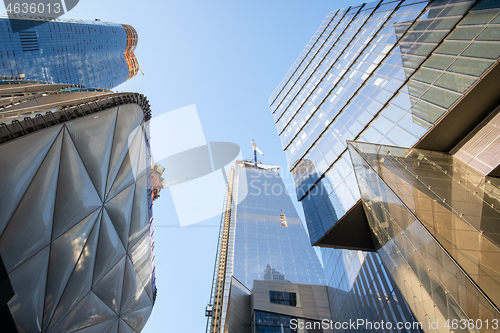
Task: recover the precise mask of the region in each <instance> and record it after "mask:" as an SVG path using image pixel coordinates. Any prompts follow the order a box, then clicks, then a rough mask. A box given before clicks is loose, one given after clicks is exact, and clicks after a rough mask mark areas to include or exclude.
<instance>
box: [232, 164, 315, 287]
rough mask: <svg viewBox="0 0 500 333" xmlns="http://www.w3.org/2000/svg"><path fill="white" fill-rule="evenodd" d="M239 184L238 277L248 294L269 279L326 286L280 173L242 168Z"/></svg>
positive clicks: (237, 173)
mask: <svg viewBox="0 0 500 333" xmlns="http://www.w3.org/2000/svg"><path fill="white" fill-rule="evenodd" d="M234 184H236V187H235V188H234V189H233V191H234V193H235V194H236V196H235V202H237V204H236V205H235V207H234V208H235V209H234V220H232V221H231V227H232V235H233V237H234V259H233V268H232V271H233V272H232V275H233V276H234V277H235V278H237V279H238V280H239V281H240V282H242V283H243V284H244V285H245V286H246V287H247V288H248V289H252V286H253V280H266V279H267V280H278V281H283V280H286V281H289V282H293V283H304V284H325V280H324V273H323V268H322V267H321V264H320V262H319V259H318V257H317V255H316V252H315V251H314V249H313V248H312V247H311V246H310V244H309V241H308V238H307V234H306V231H305V230H304V227H303V225H302V222H301V221H300V219H299V215H298V214H297V211H296V210H295V207H294V205H293V203H292V200H291V199H290V196H289V195H288V193H287V192H286V188H285V184H284V183H283V181H282V180H281V177H280V175H279V173H277V172H276V171H271V170H262V169H255V168H253V167H247V166H244V165H240V164H236V165H235V179H234ZM281 214H285V216H286V222H287V224H286V226H283V225H282V224H281V220H280V215H281Z"/></svg>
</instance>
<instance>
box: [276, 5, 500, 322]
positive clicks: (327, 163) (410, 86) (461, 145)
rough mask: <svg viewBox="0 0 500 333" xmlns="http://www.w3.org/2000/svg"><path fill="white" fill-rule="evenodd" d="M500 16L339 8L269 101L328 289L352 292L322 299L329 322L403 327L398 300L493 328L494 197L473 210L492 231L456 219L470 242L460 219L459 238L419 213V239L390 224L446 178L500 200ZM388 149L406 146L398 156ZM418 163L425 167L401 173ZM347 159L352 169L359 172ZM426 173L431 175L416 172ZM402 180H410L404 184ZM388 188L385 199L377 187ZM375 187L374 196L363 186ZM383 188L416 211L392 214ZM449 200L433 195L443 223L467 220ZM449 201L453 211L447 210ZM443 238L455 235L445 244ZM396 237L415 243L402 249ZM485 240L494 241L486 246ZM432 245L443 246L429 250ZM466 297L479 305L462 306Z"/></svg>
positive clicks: (455, 8) (423, 314)
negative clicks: (383, 321) (499, 184)
mask: <svg viewBox="0 0 500 333" xmlns="http://www.w3.org/2000/svg"><path fill="white" fill-rule="evenodd" d="M498 7H499V3H498V1H487V0H484V1H473V0H463V1H374V2H371V3H367V4H361V5H356V6H352V7H349V8H345V9H340V10H336V11H334V12H332V13H330V14H329V15H328V16H327V18H326V19H325V20H324V22H323V23H322V24H321V26H320V28H319V29H318V30H317V32H316V33H315V35H314V36H313V38H312V39H311V40H310V42H309V43H308V45H307V46H306V48H305V49H304V50H303V51H302V53H301V54H300V56H299V57H298V59H297V60H296V62H295V64H294V65H293V66H292V68H291V69H290V71H289V72H288V73H287V75H286V76H285V78H284V79H283V80H282V82H281V83H280V84H279V86H278V88H277V89H276V90H275V92H274V93H273V94H272V96H271V98H270V105H271V108H272V111H273V114H274V120H275V123H276V126H277V128H278V132H279V134H280V137H281V141H282V146H283V149H284V150H285V151H286V155H287V159H288V164H289V168H290V171H291V172H292V173H293V175H294V181H295V187H296V191H297V197H298V199H299V200H300V201H301V202H302V205H303V208H304V212H305V216H306V221H307V225H308V228H309V235H310V237H311V243H312V244H314V245H316V246H321V247H322V255H323V262H324V265H325V271H326V272H328V273H327V274H328V276H327V280H328V281H327V282H328V285H329V286H331V287H335V288H338V287H339V286H344V290H346V291H348V295H347V297H337V296H336V294H335V292H332V293H331V295H330V303H331V305H332V316H333V317H334V320H338V321H343V320H346V319H349V318H353V316H355V317H357V318H360V319H371V320H374V319H375V318H384V317H386V316H389V318H391V320H395V319H398V318H396V316H394V315H392V313H397V312H398V311H397V309H395V308H394V306H396V305H397V304H403V303H404V302H403V300H402V298H401V294H400V291H402V292H403V295H404V297H405V299H406V300H407V301H408V303H409V305H410V307H411V310H412V311H413V313H414V314H415V316H416V317H417V319H418V320H419V321H421V322H423V323H424V322H425V323H429V322H430V321H433V322H435V321H436V320H438V319H439V320H440V321H441V323H443V322H444V321H445V320H456V319H457V318H461V319H465V320H469V319H470V320H483V321H484V320H486V319H488V318H490V320H491V319H492V318H498V315H499V311H498V308H499V303H498V301H495V300H494V299H498V295H497V293H496V292H492V291H491V290H494V289H495V288H496V290H499V288H498V283H499V282H500V279H499V274H498V271H499V270H498V267H496V266H495V265H493V263H494V262H498V261H497V260H496V259H495V260H491V259H493V258H496V253H497V250H498V246H497V245H498V244H497V245H495V246H492V247H489V245H491V244H490V243H491V242H490V241H492V240H494V239H496V238H495V236H492V235H491V234H490V235H487V234H488V232H491V230H489V229H488V227H486V226H487V225H490V222H491V221H490V220H489V219H490V218H493V219H497V218H498V213H497V212H496V213H492V212H490V211H489V210H488V209H490V208H492V206H491V203H490V202H494V201H495V200H496V199H490V198H486V197H485V199H484V202H488V203H490V206H489V207H490V208H487V207H488V204H486V203H485V204H484V205H485V207H486V208H485V209H484V211H482V213H480V212H481V210H479V211H478V212H474V214H472V215H474V216H477V215H478V214H479V215H480V216H481V218H484V219H486V220H488V221H490V222H488V223H486V222H485V223H478V222H476V223H472V222H468V223H466V222H464V223H465V225H468V226H470V227H472V228H473V229H474V230H475V233H474V232H472V231H471V233H470V234H469V236H467V237H470V238H467V237H465V236H464V235H462V234H460V232H455V231H452V230H459V229H460V228H466V227H465V226H463V227H459V229H456V228H458V226H459V225H460V226H461V225H462V224H460V223H458V222H453V223H458V224H456V225H455V224H453V225H454V226H455V229H454V227H452V224H446V223H447V222H442V221H444V220H446V219H445V218H444V216H445V215H441V213H436V212H434V213H435V215H434V216H432V214H431V213H429V211H428V214H427V215H426V216H425V217H424V216H422V215H420V217H419V218H418V219H417V220H419V222H416V223H415V227H417V226H419V227H418V228H417V229H418V232H420V233H419V235H418V236H417V237H415V238H411V237H410V235H415V230H416V229H415V230H413V229H412V227H410V226H409V225H408V224H404V223H396V224H397V225H398V226H397V227H396V225H394V224H393V222H394V221H398V217H399V218H400V219H402V220H403V221H407V222H408V220H405V219H406V218H408V217H409V216H410V215H411V216H418V215H419V214H420V213H421V212H422V210H420V209H422V208H423V206H422V205H421V204H422V203H424V202H425V203H426V204H430V201H432V200H430V201H428V200H427V199H428V198H432V194H431V193H432V192H433V191H432V190H431V191H430V192H429V190H430V189H431V188H442V187H445V188H447V190H448V191H450V193H451V192H453V190H454V189H458V188H459V186H458V187H457V186H456V184H455V185H453V186H452V183H453V182H451V183H450V179H448V178H446V177H448V176H449V175H450V172H451V171H452V170H455V173H457V175H456V177H452V178H453V180H456V182H457V183H458V184H464V181H465V180H464V179H461V178H460V177H461V176H460V175H459V174H458V173H459V170H462V171H463V172H462V176H464V175H470V177H471V178H474V179H478V181H477V184H482V183H484V184H487V185H486V187H487V188H488V189H489V190H485V189H484V188H483V187H484V186H483V187H482V185H480V186H479V185H478V186H479V188H481V189H479V190H472V192H471V193H472V195H474V193H475V195H476V196H477V195H479V193H481V194H482V193H489V194H488V195H490V196H493V197H495V195H496V194H493V193H496V191H495V190H493V189H491V188H490V187H493V188H494V187H495V186H494V185H491V184H495V181H493V180H489V179H488V178H487V177H488V176H495V175H496V176H498V174H499V173H498V165H499V161H498V154H496V153H493V151H498V149H499V147H498V145H497V144H496V142H497V139H496V138H497V137H498V130H496V131H495V130H494V129H495V128H497V127H496V125H495V124H496V122H497V121H498V120H497V118H495V115H496V114H497V113H498V110H496V109H497V107H498V105H499V97H498V96H500V91H499V85H498V83H497V82H498V81H499V79H500V76H499V72H500V67H499V66H498V60H499V55H500V39H499V37H498V36H499V35H500V34H499V16H498V15H499V8H498ZM478 133H479V134H478ZM474 136H475V140H473V141H472V142H471V141H470V140H472V139H473V138H474ZM480 138H482V140H480ZM348 141H351V142H352V143H351V144H350V146H349V148H348ZM359 142H366V143H369V144H377V145H380V146H370V145H365V144H361V143H359ZM467 142H469V143H467ZM389 146H397V147H408V148H409V149H408V150H402V151H401V150H398V149H395V150H394V151H393V149H392V148H389ZM410 148H413V149H426V150H432V151H438V152H441V153H444V155H443V156H440V155H439V154H437V155H435V154H434V155H433V154H430V155H432V156H431V157H432V158H431V157H429V158H428V155H429V153H426V152H421V155H416V154H417V153H416V151H415V150H412V149H410ZM396 152H397V153H396ZM391 154H393V155H395V156H394V157H391ZM451 155H454V157H453V158H451V157H450V156H451ZM415 156H420V158H424V157H425V158H428V160H429V161H430V162H428V161H427V160H425V161H422V162H421V163H420V161H416V162H415V165H413V164H411V163H409V161H410V160H412V158H416V157H415ZM351 158H352V159H353V160H354V159H356V163H355V167H353V163H352V160H351ZM457 158H458V159H462V160H466V162H467V163H469V164H471V165H474V168H476V169H477V170H478V171H480V174H482V180H481V176H480V175H478V174H475V173H473V172H469V171H467V172H465V171H464V170H469V169H468V168H467V167H465V166H463V165H460V163H458V162H455V161H456V159H457ZM396 161H398V162H397V163H396ZM445 161H446V162H445ZM386 163H387V164H388V165H386ZM389 163H390V165H389ZM418 163H420V164H418ZM437 165H439V166H442V169H440V168H437V167H436V166H437ZM405 166H406V168H410V166H411V167H413V168H414V169H413V171H414V172H413V173H411V174H412V176H413V177H414V178H408V177H409V176H408V173H406V172H405V171H403V169H404V170H409V169H405ZM426 166H428V167H430V170H428V172H429V174H426V171H425V170H423V169H424V168H425V167H426ZM417 169H418V170H417ZM434 169H435V170H434ZM369 170H371V171H369ZM388 170H391V172H390V173H389V172H388ZM444 171H446V172H444ZM440 172H441V173H440ZM368 174H369V175H370V176H369V177H368ZM431 174H432V175H433V176H432V177H431V178H433V179H434V181H435V182H434V184H433V185H431V184H427V190H426V191H423V190H422V188H420V187H419V185H418V182H420V181H421V180H423V179H427V181H429V176H430V175H431ZM402 175H405V176H408V177H407V178H406V179H407V181H406V182H407V183H409V184H410V185H407V184H405V181H402V179H403V178H404V177H403V176H402ZM446 175H448V176H446ZM377 177H378V178H377ZM441 178H442V179H441ZM466 178H467V177H466ZM376 179H378V181H376ZM396 179H399V183H398V182H397V181H396ZM409 179H411V180H409ZM439 179H441V180H439ZM384 182H385V183H386V185H387V186H388V188H390V189H391V190H388V188H387V187H384V186H382V185H383V183H384ZM481 182H482V183H481ZM375 184H378V186H379V187H377V188H371V187H370V186H372V185H373V186H374V185H375ZM370 188H371V189H370ZM360 189H362V193H360ZM369 189H370V190H369ZM416 189H418V190H419V191H420V192H421V195H422V201H421V202H419V203H418V204H417V206H418V207H419V212H418V213H417V212H416V211H412V208H411V207H410V206H411V205H410V203H409V202H408V201H405V200H406V198H410V197H412V198H414V199H415V198H417V197H418V193H419V192H418V191H416ZM406 190H408V191H406ZM389 192H391V193H393V194H395V195H396V197H399V199H401V202H404V203H405V204H402V205H403V206H404V205H407V207H409V209H410V211H411V213H408V211H406V213H408V214H410V215H401V214H400V215H397V213H396V212H395V211H394V210H393V209H392V208H393V207H394V206H395V205H396V201H391V200H393V199H394V200H396V199H395V198H394V197H390V196H389V195H388V193H389ZM471 193H469V194H471ZM462 194H464V193H462ZM457 196H458V194H457ZM425 197H426V198H427V199H425V200H424V199H423V198H425ZM452 197H453V196H451V195H448V194H443V193H441V194H440V199H439V200H438V201H439V202H441V203H443V202H447V203H446V204H444V206H446V208H445V210H448V212H450V211H453V212H454V213H455V215H454V217H453V218H451V217H450V219H461V220H463V219H464V218H465V219H467V218H466V217H465V216H467V215H468V214H470V213H464V212H462V213H459V211H460V210H461V209H458V208H459V207H460V205H458V204H456V202H458V201H459V200H457V199H456V198H452ZM399 199H398V200H399ZM436 200H437V199H436ZM443 200H444V201H443ZM474 200H475V199H474ZM474 200H473V197H467V198H466V200H465V198H464V200H463V201H461V202H462V205H464V206H463V207H469V208H470V207H472V206H474V207H483V206H482V205H483V201H478V202H476V203H475V204H474V205H469V204H468V203H471V202H473V201H474ZM492 200H493V201H492ZM450 202H455V207H454V208H451V206H448V203H450ZM382 203H383V204H382ZM431 206H432V205H431ZM493 206H496V204H493ZM429 207H430V206H428V207H427V208H429ZM432 207H433V206H432ZM430 211H432V209H430ZM436 211H439V212H441V210H440V209H437V210H436ZM365 212H366V213H365ZM389 212H391V214H389ZM406 213H405V214H406ZM412 214H413V215H412ZM443 214H444V213H443ZM481 214H483V215H481ZM492 215H493V216H492ZM389 216H390V217H389ZM441 216H443V219H442V220H441V219H440V217H441ZM481 218H480V219H481ZM439 221H441V222H442V224H440V225H439V223H438V222H439ZM447 221H448V220H447ZM400 222H401V221H400ZM448 222H449V221H448ZM394 223H395V222H394ZM431 226H432V227H431ZM398 228H399V229H398ZM432 228H437V229H432ZM441 228H445V229H446V230H448V231H449V232H450V235H452V236H449V237H448V238H444V237H441V236H442V235H440V233H441V232H442V229H441ZM482 228H483V229H482ZM389 230H390V232H389ZM424 230H425V231H424ZM436 230H439V231H436ZM460 230H461V229H460ZM495 232H496V231H495ZM403 235H404V236H403ZM485 235H486V236H485ZM399 237H401V238H402V239H406V240H407V239H408V238H411V241H406V242H404V241H397V240H398V239H399ZM484 237H486V238H488V237H489V239H488V240H484V241H483V238H484ZM431 239H432V241H431ZM467 239H468V240H467ZM478 239H480V240H481V244H482V246H485V248H489V249H491V251H483V252H481V251H479V250H478V249H468V250H473V251H479V252H471V253H475V255H474V256H472V257H471V258H468V257H467V258H465V257H464V256H468V255H470V253H468V254H467V255H464V254H463V253H464V252H467V251H462V252H460V251H459V249H461V250H464V249H465V248H466V247H467V245H465V244H467V243H469V244H476V241H477V240H478ZM424 240H425V241H424ZM447 242H451V243H450V244H448V243H447ZM493 243H495V242H493ZM424 244H426V245H424ZM431 244H432V246H431ZM485 244H488V247H486V245H485ZM434 245H436V247H435V246H434ZM478 247H479V245H478ZM331 248H335V249H333V250H332V249H331ZM436 248H440V249H441V250H440V251H436V252H435V253H432V254H431V253H430V249H436ZM492 249H495V250H492ZM350 250H364V251H366V252H354V251H350ZM427 251H429V252H427ZM486 252H490V254H489V255H487V254H486ZM438 253H439V254H438ZM478 253H481V255H478ZM493 253H495V254H493ZM437 256H439V257H437ZM450 257H451V260H448V259H450ZM480 257H481V258H483V260H480V259H479V258H480ZM485 258H489V259H490V261H489V263H488V264H486V263H485V261H484V260H488V259H485ZM436 259H438V260H437V262H436V261H435V260H436ZM382 263H383V265H382ZM488 265H489V266H488ZM353 267H354V269H353ZM436 267H449V269H446V270H444V271H441V270H439V269H438V270H437V271H436ZM471 267H472V268H471ZM445 271H446V272H445ZM424 272H427V273H424ZM454 272H455V273H457V274H456V275H455V277H452V276H454V275H453V274H454ZM459 272H460V273H459ZM367 276H370V277H375V278H370V279H366V277H367ZM450 281H453V282H450ZM485 281H488V283H486V282H485ZM410 282H411V283H410ZM490 283H491V284H490ZM410 284H411V287H410V286H409V285H410ZM395 285H397V287H395ZM472 286H473V287H472ZM491 286H495V287H493V288H492V287H491ZM412 290H414V291H412ZM415 290H416V291H415ZM464 290H467V292H465V293H463V291H464ZM359 295H361V297H360V296H359ZM365 295H369V296H374V297H373V298H372V299H374V300H375V304H374V305H370V304H369V302H368V301H367V300H368V299H369V297H368V296H367V297H365ZM441 296H443V297H441ZM377 299H378V301H377ZM466 299H467V300H468V301H470V300H474V301H473V302H472V303H469V304H468V303H467V301H466ZM443 300H445V301H443ZM347 304H351V305H352V306H346V305H347ZM472 304H473V305H472ZM386 305H387V306H386ZM478 309H480V310H479V311H478ZM367 310H368V311H367ZM441 329H443V327H442V326H441Z"/></svg>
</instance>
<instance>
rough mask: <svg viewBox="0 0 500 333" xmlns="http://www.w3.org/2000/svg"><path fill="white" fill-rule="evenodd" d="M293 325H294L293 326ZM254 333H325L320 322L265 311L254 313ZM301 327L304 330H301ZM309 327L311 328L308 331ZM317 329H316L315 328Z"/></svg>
mask: <svg viewBox="0 0 500 333" xmlns="http://www.w3.org/2000/svg"><path fill="white" fill-rule="evenodd" d="M291 323H292V324H291ZM252 327H253V331H252V333H298V332H301V333H302V332H303V333H323V332H326V331H324V330H323V329H322V325H321V322H320V321H317V320H309V319H305V318H299V317H294V316H288V315H283V314H277V313H270V312H265V311H254V320H253V321H252ZM299 327H301V328H302V329H299ZM307 327H311V328H310V329H307ZM314 327H315V328H314Z"/></svg>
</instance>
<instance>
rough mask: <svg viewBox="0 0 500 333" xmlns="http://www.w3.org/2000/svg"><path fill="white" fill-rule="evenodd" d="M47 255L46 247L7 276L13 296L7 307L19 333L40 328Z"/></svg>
mask: <svg viewBox="0 0 500 333" xmlns="http://www.w3.org/2000/svg"><path fill="white" fill-rule="evenodd" d="M49 253H50V252H49V247H48V246H47V247H46V248H44V249H42V250H41V251H39V252H38V253H37V254H36V255H34V256H32V257H31V258H30V259H29V260H27V261H26V262H24V264H22V265H21V266H19V267H18V268H17V269H15V270H14V271H12V272H11V273H10V274H9V279H10V281H11V283H12V287H13V289H14V292H15V295H14V297H12V298H11V300H10V301H9V302H8V306H9V309H10V312H11V314H12V317H13V318H14V321H15V322H16V323H17V324H18V329H19V331H20V332H23V331H24V332H37V331H39V329H40V327H42V321H43V307H44V303H45V286H46V282H47V268H48V264H49ZM33 272H36V274H33ZM27 286H30V288H27Z"/></svg>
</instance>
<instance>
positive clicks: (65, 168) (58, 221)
mask: <svg viewBox="0 0 500 333" xmlns="http://www.w3.org/2000/svg"><path fill="white" fill-rule="evenodd" d="M59 179H60V181H59V182H58V184H57V196H56V208H55V213H54V230H53V235H52V239H55V238H57V237H59V236H60V235H61V234H62V233H64V232H65V231H66V230H68V229H69V228H71V227H73V226H74V225H75V224H77V223H78V222H80V221H81V220H82V219H84V218H85V217H86V216H88V215H89V214H91V213H92V212H94V211H95V210H96V209H98V208H99V207H101V206H102V201H101V199H100V198H99V195H98V194H97V191H96V189H95V187H94V184H93V183H92V180H91V179H90V177H89V175H88V173H87V170H86V168H85V166H84V165H83V162H82V160H81V159H80V156H79V154H78V151H77V150H76V148H75V145H74V144H73V140H72V139H71V137H70V135H69V134H68V132H67V131H65V132H64V140H63V145H62V153H61V163H60V168H59Z"/></svg>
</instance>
